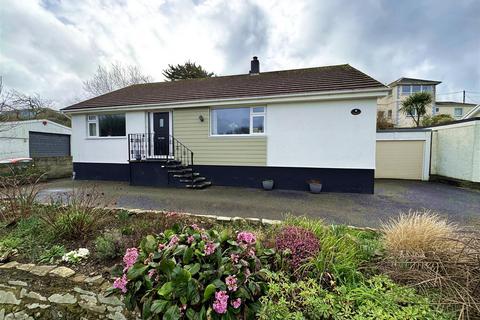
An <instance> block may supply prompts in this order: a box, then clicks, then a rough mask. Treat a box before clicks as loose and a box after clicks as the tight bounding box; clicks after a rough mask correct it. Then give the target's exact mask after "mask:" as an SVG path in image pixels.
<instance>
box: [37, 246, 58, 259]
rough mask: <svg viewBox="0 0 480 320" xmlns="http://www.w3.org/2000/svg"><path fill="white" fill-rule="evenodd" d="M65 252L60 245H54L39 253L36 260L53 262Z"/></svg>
mask: <svg viewBox="0 0 480 320" xmlns="http://www.w3.org/2000/svg"><path fill="white" fill-rule="evenodd" d="M64 254H65V247H64V246H61V245H54V246H52V247H51V248H50V249H47V250H45V252H44V253H43V254H42V255H40V258H39V259H38V262H40V263H55V262H56V261H57V260H59V259H61V258H62V257H63V255H64Z"/></svg>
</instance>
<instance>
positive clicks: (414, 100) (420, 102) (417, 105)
mask: <svg viewBox="0 0 480 320" xmlns="http://www.w3.org/2000/svg"><path fill="white" fill-rule="evenodd" d="M432 101H433V97H432V95H431V94H430V93H428V92H416V93H414V94H412V95H411V96H409V97H408V98H407V99H405V100H404V101H403V102H402V107H401V108H400V110H401V111H402V112H403V113H405V114H406V115H407V116H410V117H412V119H413V121H414V122H415V125H416V126H417V127H419V126H420V118H421V117H423V116H424V115H425V114H426V113H427V106H428V105H429V104H430V103H432Z"/></svg>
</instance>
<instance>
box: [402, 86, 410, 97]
mask: <svg viewBox="0 0 480 320" xmlns="http://www.w3.org/2000/svg"><path fill="white" fill-rule="evenodd" d="M411 89H412V87H411V86H402V94H404V95H405V94H407V95H408V94H410V92H411Z"/></svg>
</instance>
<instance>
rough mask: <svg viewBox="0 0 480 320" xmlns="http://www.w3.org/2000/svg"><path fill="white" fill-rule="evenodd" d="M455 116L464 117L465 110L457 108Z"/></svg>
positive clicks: (454, 111)
mask: <svg viewBox="0 0 480 320" xmlns="http://www.w3.org/2000/svg"><path fill="white" fill-rule="evenodd" d="M453 115H454V116H455V117H461V116H462V115H463V108H455V109H454V110H453Z"/></svg>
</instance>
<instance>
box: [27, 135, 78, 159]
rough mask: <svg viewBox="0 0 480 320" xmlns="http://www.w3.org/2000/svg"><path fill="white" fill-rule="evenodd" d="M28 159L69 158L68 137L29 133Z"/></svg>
mask: <svg viewBox="0 0 480 320" xmlns="http://www.w3.org/2000/svg"><path fill="white" fill-rule="evenodd" d="M29 150H30V157H31V158H34V157H35V158H37V157H65V156H70V135H67V134H58V133H45V132H33V131H30V132H29Z"/></svg>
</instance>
